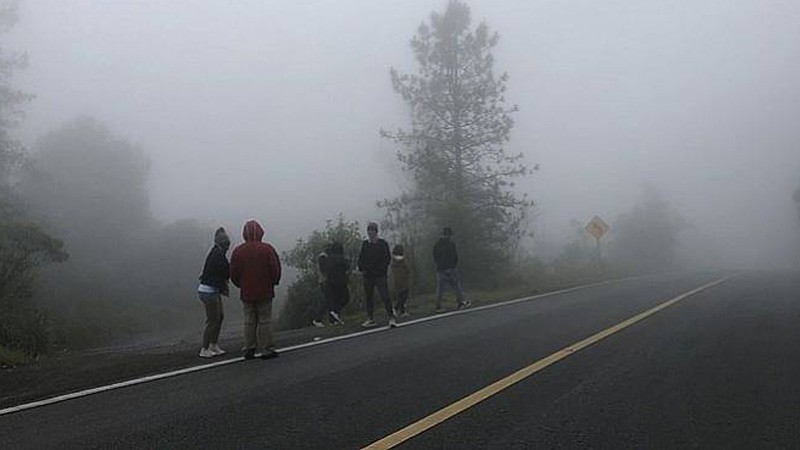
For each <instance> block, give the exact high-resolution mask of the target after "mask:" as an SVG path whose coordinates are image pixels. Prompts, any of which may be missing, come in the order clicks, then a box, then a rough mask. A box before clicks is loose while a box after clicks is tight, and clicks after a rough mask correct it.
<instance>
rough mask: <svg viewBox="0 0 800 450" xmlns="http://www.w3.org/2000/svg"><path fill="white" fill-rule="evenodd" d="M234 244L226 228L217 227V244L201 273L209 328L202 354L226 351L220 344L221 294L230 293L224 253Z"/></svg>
mask: <svg viewBox="0 0 800 450" xmlns="http://www.w3.org/2000/svg"><path fill="white" fill-rule="evenodd" d="M230 246H231V240H230V238H228V234H227V233H226V232H225V228H222V227H220V228H217V231H216V232H214V246H213V247H211V251H209V252H208V256H206V262H205V264H204V265H203V273H201V274H200V285H199V286H198V287H197V295H198V296H199V297H200V301H201V302H203V306H204V307H205V310H206V329H205V331H204V332H203V347H202V348H201V349H200V355H199V356H200V357H201V358H211V357H213V356H217V355H224V354H225V350H223V349H221V348H220V347H219V345H218V344H217V341H218V339H219V332H220V329H221V328H222V319H223V317H224V314H223V312H222V296H225V297H227V296H228V258H227V256H225V254H226V253H227V252H228V248H229V247H230Z"/></svg>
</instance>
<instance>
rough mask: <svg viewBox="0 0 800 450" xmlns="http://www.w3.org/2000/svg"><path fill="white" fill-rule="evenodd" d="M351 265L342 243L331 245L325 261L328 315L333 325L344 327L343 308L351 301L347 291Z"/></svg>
mask: <svg viewBox="0 0 800 450" xmlns="http://www.w3.org/2000/svg"><path fill="white" fill-rule="evenodd" d="M349 270H350V263H349V262H348V261H347V259H345V257H344V247H343V246H342V244H341V242H334V243H332V244H331V246H330V248H329V251H328V257H327V258H326V259H325V284H326V292H327V293H328V315H329V316H330V321H331V323H333V324H337V325H344V321H343V320H342V308H344V305H346V304H347V302H348V301H350V292H349V291H348V289H347V281H348V278H349V277H348V271H349Z"/></svg>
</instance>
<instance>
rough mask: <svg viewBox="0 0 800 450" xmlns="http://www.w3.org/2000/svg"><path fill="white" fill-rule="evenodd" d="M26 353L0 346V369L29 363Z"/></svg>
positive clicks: (29, 357) (29, 358) (29, 359)
mask: <svg viewBox="0 0 800 450" xmlns="http://www.w3.org/2000/svg"><path fill="white" fill-rule="evenodd" d="M31 359H32V358H31V356H30V355H28V354H27V353H25V352H23V351H20V350H14V349H11V348H6V347H3V346H2V345H0V368H6V367H14V366H18V365H20V364H25V363H27V362H30V361H31Z"/></svg>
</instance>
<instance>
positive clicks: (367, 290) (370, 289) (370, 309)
mask: <svg viewBox="0 0 800 450" xmlns="http://www.w3.org/2000/svg"><path fill="white" fill-rule="evenodd" d="M373 295H375V279H374V278H370V277H366V276H365V277H364V305H365V306H366V307H367V318H368V319H370V320H372V319H374V317H375V304H374V303H373V298H372V296H373Z"/></svg>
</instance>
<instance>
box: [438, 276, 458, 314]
mask: <svg viewBox="0 0 800 450" xmlns="http://www.w3.org/2000/svg"><path fill="white" fill-rule="evenodd" d="M448 286H449V287H450V288H452V289H453V292H455V293H456V302H457V304H458V306H461V305H463V304H464V291H462V290H461V281H460V280H459V279H458V271H457V270H456V269H447V270H438V271H436V309H439V308H441V307H442V295H443V294H444V290H445V288H446V287H448Z"/></svg>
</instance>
